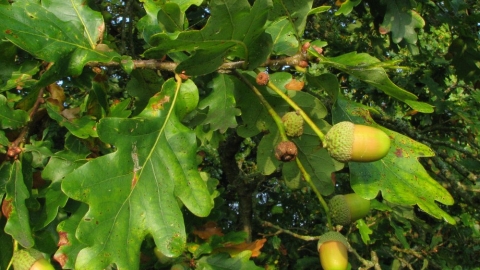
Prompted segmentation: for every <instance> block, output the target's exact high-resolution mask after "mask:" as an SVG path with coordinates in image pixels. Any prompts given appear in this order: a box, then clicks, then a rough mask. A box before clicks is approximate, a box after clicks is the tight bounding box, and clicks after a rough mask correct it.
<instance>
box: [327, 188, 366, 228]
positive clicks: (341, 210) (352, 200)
mask: <svg viewBox="0 0 480 270" xmlns="http://www.w3.org/2000/svg"><path fill="white" fill-rule="evenodd" d="M328 208H330V216H331V218H332V222H333V223H334V224H340V225H348V224H350V223H352V222H354V221H356V220H358V219H361V218H363V217H365V216H366V215H367V214H368V212H369V211H370V201H369V200H366V199H364V198H362V197H360V196H359V195H357V194H356V193H350V194H346V195H335V196H333V198H331V199H330V201H329V202H328Z"/></svg>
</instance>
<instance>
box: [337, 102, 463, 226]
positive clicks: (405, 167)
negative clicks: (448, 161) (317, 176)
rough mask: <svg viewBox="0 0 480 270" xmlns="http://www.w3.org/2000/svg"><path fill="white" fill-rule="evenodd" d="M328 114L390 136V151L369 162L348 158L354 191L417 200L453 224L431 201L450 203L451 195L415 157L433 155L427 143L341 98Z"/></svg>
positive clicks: (396, 200) (403, 200)
mask: <svg viewBox="0 0 480 270" xmlns="http://www.w3.org/2000/svg"><path fill="white" fill-rule="evenodd" d="M332 114H333V115H334V119H333V120H334V122H336V123H337V122H340V121H351V122H354V123H357V124H366V123H368V125H371V126H374V127H377V128H379V129H381V130H383V131H385V133H387V135H388V136H389V137H390V139H391V147H390V151H389V153H388V154H387V155H386V156H385V157H384V158H382V159H381V160H378V161H375V162H369V163H360V162H349V168H350V184H351V186H352V189H353V190H354V191H355V193H357V194H358V195H360V196H362V197H363V198H365V199H369V200H370V199H373V198H375V197H376V196H377V195H378V194H379V192H381V194H382V197H383V199H384V200H386V201H389V202H391V203H395V204H400V205H414V204H417V205H418V206H419V207H420V209H422V210H423V211H425V212H426V213H428V214H429V215H431V216H433V217H435V218H443V219H444V220H445V221H447V222H448V223H451V224H455V219H453V218H452V217H451V216H450V215H449V214H448V213H446V212H445V211H444V210H443V209H442V208H440V207H439V206H438V205H437V204H436V202H435V201H437V202H440V203H442V204H445V205H452V204H453V198H452V196H451V195H450V193H448V191H447V190H446V189H445V188H444V187H442V186H441V185H440V184H439V183H438V182H436V181H435V180H434V179H433V178H432V177H431V176H430V175H429V174H428V172H427V171H426V170H425V168H424V167H423V166H422V164H421V163H420V162H419V160H418V158H419V157H431V156H434V155H435V153H434V152H433V151H432V150H431V149H430V148H429V147H427V146H426V145H424V144H421V143H419V142H416V141H414V140H412V139H410V138H408V137H406V136H404V135H402V134H399V133H397V132H394V131H391V130H389V129H386V128H384V127H381V126H380V125H377V124H376V123H375V122H374V121H373V119H371V117H370V115H369V112H368V110H366V109H365V108H364V107H363V106H361V105H360V104H357V103H354V102H352V101H349V100H347V99H345V98H340V97H339V98H338V99H337V102H336V104H335V106H334V108H333V110H332Z"/></svg>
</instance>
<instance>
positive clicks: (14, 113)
mask: <svg viewBox="0 0 480 270" xmlns="http://www.w3.org/2000/svg"><path fill="white" fill-rule="evenodd" d="M29 119H30V117H29V116H28V113H27V112H26V111H24V110H14V109H12V108H10V106H9V105H8V104H7V98H6V97H5V96H3V95H0V128H2V129H7V128H9V129H17V128H19V127H22V126H24V125H26V124H27V122H28V120H29Z"/></svg>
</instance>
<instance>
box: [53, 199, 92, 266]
mask: <svg viewBox="0 0 480 270" xmlns="http://www.w3.org/2000/svg"><path fill="white" fill-rule="evenodd" d="M87 211H88V205H86V204H84V203H76V207H75V209H74V212H73V213H72V214H71V215H70V217H69V218H68V219H67V220H64V221H62V222H60V223H59V224H58V226H57V232H58V234H59V238H60V239H59V242H58V246H59V248H58V250H57V252H56V253H55V255H54V256H53V258H54V259H55V260H56V261H57V262H58V263H60V265H61V266H62V268H63V269H75V260H76V258H77V256H78V253H79V252H80V251H81V250H82V249H83V248H85V247H86V245H85V244H84V243H82V242H80V241H79V240H78V239H77V237H76V236H75V231H76V230H77V227H78V225H79V224H80V222H81V221H82V218H83V216H84V215H85V214H86V213H87Z"/></svg>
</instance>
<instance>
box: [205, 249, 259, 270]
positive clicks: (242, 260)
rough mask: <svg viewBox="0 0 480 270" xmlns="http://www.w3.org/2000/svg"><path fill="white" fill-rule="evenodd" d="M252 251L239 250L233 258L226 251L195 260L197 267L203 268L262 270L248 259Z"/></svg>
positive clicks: (210, 269) (213, 269)
mask: <svg viewBox="0 0 480 270" xmlns="http://www.w3.org/2000/svg"><path fill="white" fill-rule="evenodd" d="M251 254H252V252H251V251H248V250H245V251H243V252H240V253H239V254H237V256H235V257H234V258H230V256H229V255H228V253H217V254H213V255H210V256H204V257H202V258H201V259H200V260H198V261H197V268H199V269H205V270H231V269H238V270H262V269H264V268H263V267H258V266H256V265H255V263H254V262H252V261H250V260H249V259H250V256H251Z"/></svg>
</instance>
